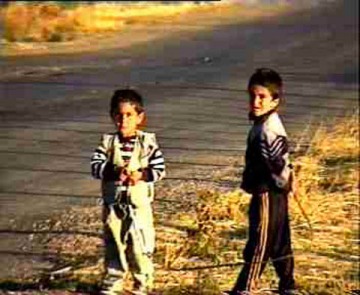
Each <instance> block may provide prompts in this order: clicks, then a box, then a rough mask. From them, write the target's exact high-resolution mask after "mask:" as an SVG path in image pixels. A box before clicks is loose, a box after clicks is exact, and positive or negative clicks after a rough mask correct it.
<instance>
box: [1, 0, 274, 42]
mask: <svg viewBox="0 0 360 295" xmlns="http://www.w3.org/2000/svg"><path fill="white" fill-rule="evenodd" d="M239 10H244V12H245V13H243V14H242V15H241V18H242V19H243V20H247V19H250V18H254V17H255V18H256V17H257V16H260V15H262V17H264V16H267V15H269V16H270V15H273V14H274V13H276V12H278V11H279V8H278V7H276V8H274V7H267V8H264V9H247V10H245V9H244V7H242V6H241V5H234V4H231V3H220V4H216V5H215V4H213V3H211V2H209V3H208V4H203V5H196V4H193V3H192V2H189V3H186V2H185V3H182V4H171V5H170V4H166V5H165V4H161V3H157V4H153V3H147V4H146V3H142V4H127V5H126V4H118V3H117V4H107V3H106V2H104V3H101V2H99V3H97V4H94V5H85V4H84V5H79V6H76V7H75V8H73V9H69V8H64V7H63V6H59V5H57V4H56V3H51V2H44V3H40V4H31V3H27V4H20V3H11V4H10V5H9V6H8V7H6V8H4V9H2V11H1V13H2V15H3V16H4V24H5V32H4V38H5V39H6V40H8V41H35V42H40V41H50V42H51V41H67V40H72V39H74V38H77V37H79V36H81V35H83V34H94V33H104V32H114V31H121V30H125V29H127V28H128V27H131V26H134V25H141V26H151V25H156V24H166V26H169V25H171V24H176V23H179V22H183V23H184V22H185V23H187V25H189V24H191V23H193V21H194V20H196V19H198V18H199V16H200V17H201V16H207V17H209V16H211V19H212V18H220V19H221V18H224V17H225V16H229V15H235V14H236V13H239ZM189 18H191V21H190V22H189Z"/></svg>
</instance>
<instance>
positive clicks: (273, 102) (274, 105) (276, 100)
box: [271, 97, 280, 109]
mask: <svg viewBox="0 0 360 295" xmlns="http://www.w3.org/2000/svg"><path fill="white" fill-rule="evenodd" d="M271 103H272V108H273V109H275V108H276V107H278V106H279V104H280V98H279V97H277V98H274V99H273V100H272V101H271Z"/></svg>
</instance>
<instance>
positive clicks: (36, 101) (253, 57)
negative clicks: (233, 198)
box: [0, 0, 359, 280]
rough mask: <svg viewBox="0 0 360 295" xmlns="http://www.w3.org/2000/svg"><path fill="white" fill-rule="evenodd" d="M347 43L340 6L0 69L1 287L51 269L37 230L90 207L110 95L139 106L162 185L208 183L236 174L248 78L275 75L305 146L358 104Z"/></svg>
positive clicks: (352, 49) (352, 5) (19, 60)
mask: <svg viewBox="0 0 360 295" xmlns="http://www.w3.org/2000/svg"><path fill="white" fill-rule="evenodd" d="M358 37H359V35H358V1H355V0H354V1H353V0H347V1H337V2H334V3H333V4H331V5H329V6H325V7H319V8H316V9H315V8H313V9H312V10H311V11H304V12H297V13H296V14H292V15H287V16H282V17H279V18H275V19H274V18H273V19H265V20H262V21H257V22H253V23H249V22H247V23H241V24H238V23H236V21H234V23H233V24H227V25H223V26H218V27H216V28H213V29H211V30H209V31H202V32H201V33H195V32H185V31H184V32H183V33H181V32H179V33H178V34H176V36H173V37H171V38H167V39H164V40H157V41H156V42H155V41H152V42H148V43H143V44H140V45H135V46H133V47H130V48H127V49H110V50H102V51H99V52H93V53H85V54H74V55H49V56H47V55H45V56H33V57H7V58H3V59H2V60H1V61H0V65H1V76H0V85H1V100H0V120H1V124H0V138H1V147H0V159H1V164H0V174H1V175H0V212H1V214H0V235H1V239H0V265H1V267H0V278H1V279H2V280H5V279H10V280H12V279H14V278H19V277H21V276H23V275H32V274H36V273H37V272H39V271H42V270H43V269H46V268H48V267H51V261H52V259H53V258H54V257H53V256H52V255H50V254H49V253H44V252H43V249H42V247H41V245H35V244H33V243H32V237H33V233H34V232H36V230H38V229H37V228H36V222H37V221H39V220H50V218H51V216H53V214H55V213H56V212H59V211H63V210H66V209H67V208H69V207H71V206H78V205H82V204H92V203H95V200H96V197H97V196H98V190H99V184H98V182H96V181H94V180H92V179H91V177H90V174H89V157H90V155H91V153H92V151H93V149H94V148H95V147H96V145H97V143H98V140H99V137H100V134H101V133H103V132H106V131H109V130H112V125H111V122H110V119H109V118H108V116H107V113H108V102H109V98H110V96H111V94H112V92H113V90H114V89H115V88H120V87H127V86H132V87H135V88H136V89H138V90H139V91H141V92H142V93H143V95H144V96H145V99H146V109H147V112H148V117H149V124H148V130H150V131H155V132H157V134H158V138H159V141H160V144H161V146H162V149H163V151H164V153H165V156H166V159H167V162H168V178H167V180H165V182H166V183H168V185H171V184H172V183H176V182H179V181H182V182H183V181H187V180H191V181H197V182H202V181H203V182H204V181H205V182H206V181H212V176H211V172H214V171H216V170H217V169H221V168H224V167H226V166H227V165H236V166H239V167H240V166H241V156H242V155H243V151H244V143H245V135H246V132H247V130H248V126H249V125H248V122H247V120H246V113H247V102H246V101H247V97H246V93H245V91H244V90H245V88H246V83H247V79H248V77H249V75H250V74H251V73H252V72H253V70H254V69H255V68H258V67H263V66H266V67H273V68H275V69H277V70H278V71H279V72H280V73H281V74H282V75H283V77H284V80H285V85H286V89H285V90H286V106H285V107H284V108H283V110H282V114H283V117H284V120H285V123H286V125H287V129H288V132H289V134H290V136H291V137H293V136H295V135H297V134H299V132H301V131H304V132H303V134H304V135H305V136H304V138H303V140H304V143H306V142H307V140H308V139H309V138H310V137H311V134H312V131H313V130H314V127H317V126H318V125H319V124H320V122H326V121H327V120H331V119H336V118H337V117H341V116H343V114H344V113H345V112H351V111H352V110H353V109H354V107H356V106H357V104H358V72H359V69H358V64H359V60H358V59H359V55H358V53H359V48H358V41H359V40H358ZM93 42H96V40H94V41H93ZM296 143H297V142H295V141H294V142H293V146H294V147H295V145H296ZM239 169H240V168H239ZM217 185H219V186H224V187H228V188H232V187H234V186H236V185H237V182H236V181H235V180H234V181H232V180H231V181H228V180H227V181H222V180H221V179H220V180H218V182H217ZM49 222H50V221H49Z"/></svg>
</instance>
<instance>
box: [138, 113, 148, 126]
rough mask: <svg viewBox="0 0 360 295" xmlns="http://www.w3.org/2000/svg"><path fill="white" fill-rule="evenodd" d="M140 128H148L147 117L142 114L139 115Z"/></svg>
mask: <svg viewBox="0 0 360 295" xmlns="http://www.w3.org/2000/svg"><path fill="white" fill-rule="evenodd" d="M137 125H138V128H139V129H143V128H144V127H145V126H146V115H145V112H142V113H140V114H139V115H138V124H137Z"/></svg>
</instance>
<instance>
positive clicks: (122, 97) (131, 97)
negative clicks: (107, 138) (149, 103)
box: [110, 89, 144, 118]
mask: <svg viewBox="0 0 360 295" xmlns="http://www.w3.org/2000/svg"><path fill="white" fill-rule="evenodd" d="M125 102H128V103H130V104H132V105H134V107H135V110H136V111H137V112H138V113H139V114H140V113H142V112H144V103H143V99H142V97H141V95H140V94H139V93H138V92H136V91H135V90H133V89H118V90H115V92H114V94H113V96H112V98H111V101H110V116H111V117H112V118H113V117H114V116H115V115H116V113H117V111H118V109H119V104H120V103H125Z"/></svg>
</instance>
